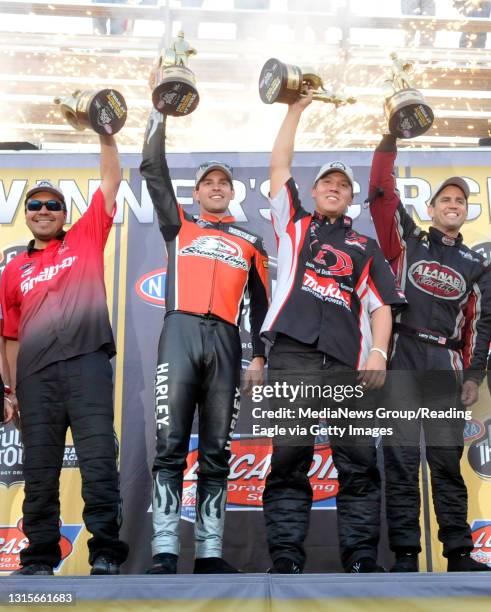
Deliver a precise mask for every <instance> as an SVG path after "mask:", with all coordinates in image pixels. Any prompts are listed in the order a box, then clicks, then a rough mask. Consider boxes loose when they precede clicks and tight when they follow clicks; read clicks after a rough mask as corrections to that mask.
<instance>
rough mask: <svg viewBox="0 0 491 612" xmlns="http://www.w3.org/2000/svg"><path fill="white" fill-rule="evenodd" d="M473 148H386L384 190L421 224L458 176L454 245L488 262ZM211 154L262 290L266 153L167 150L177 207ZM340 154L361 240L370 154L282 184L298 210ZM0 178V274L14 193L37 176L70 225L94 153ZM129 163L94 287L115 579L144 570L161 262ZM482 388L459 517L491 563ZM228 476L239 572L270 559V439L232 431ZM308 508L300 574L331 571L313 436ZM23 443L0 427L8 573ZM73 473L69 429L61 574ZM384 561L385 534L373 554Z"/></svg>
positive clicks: (17, 544) (433, 542)
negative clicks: (388, 187) (110, 349)
mask: <svg viewBox="0 0 491 612" xmlns="http://www.w3.org/2000/svg"><path fill="white" fill-rule="evenodd" d="M486 155H487V152H485V151H483V150H479V151H478V150H465V151H459V150H446V151H436V150H432V151H418V150H406V151H402V152H400V153H399V156H398V169H397V182H398V188H399V190H400V193H401V199H402V201H403V203H404V204H405V206H406V207H407V209H408V211H409V212H410V213H411V214H412V215H413V217H414V219H415V220H416V222H417V223H419V224H420V225H421V226H423V227H426V226H427V224H428V221H429V217H428V214H427V211H426V201H427V200H428V199H429V197H430V193H431V190H432V188H433V187H434V186H435V185H436V184H437V183H439V182H440V181H441V180H443V179H444V178H446V177H448V176H453V175H460V176H463V177H465V178H466V180H467V181H468V184H469V187H470V191H471V196H470V200H469V216H468V221H467V223H466V225H465V226H464V228H463V233H464V238H465V242H466V243H467V244H468V245H469V246H471V247H474V248H475V249H476V250H478V251H479V252H481V253H482V254H483V255H484V256H486V257H490V255H491V241H490V239H489V236H490V218H491V174H490V171H489V165H488V162H487V159H486ZM217 157H218V158H219V159H223V161H225V162H227V163H229V164H230V165H232V166H233V168H234V187H235V199H234V201H233V202H232V204H231V207H230V212H231V214H233V215H234V216H235V218H236V220H237V222H239V223H240V224H242V227H243V228H244V230H247V228H250V230H251V231H254V232H256V233H259V234H261V235H262V236H263V237H264V242H265V246H266V249H267V251H268V254H269V258H270V266H269V271H270V278H271V283H272V287H273V290H274V284H275V275H276V242H275V239H274V236H273V231H272V228H271V221H270V210H269V204H268V199H267V194H268V170H267V169H268V163H269V158H268V155H266V154H252V153H251V154H231V153H228V154H220V155H217V154H215V153H211V154H170V155H169V165H170V169H171V176H172V179H173V184H174V189H175V191H176V193H177V197H178V200H179V201H180V203H181V204H182V205H183V206H184V208H185V209H186V210H187V211H189V212H190V213H196V212H197V207H196V205H195V204H193V201H192V188H193V185H194V169H195V168H196V167H197V166H198V165H199V164H200V163H202V162H203V161H205V160H206V159H216V158H217ZM337 158H340V159H342V160H343V161H344V162H346V163H348V164H349V165H350V166H351V167H352V168H353V170H354V174H355V177H356V184H355V198H354V204H353V205H352V206H351V207H350V209H349V211H348V213H349V215H350V216H351V217H352V218H353V219H354V226H355V228H356V229H358V230H360V231H362V232H364V233H367V234H369V235H373V226H372V223H371V220H370V216H369V212H368V210H367V208H365V207H364V206H363V202H364V200H365V199H366V197H367V185H368V175H369V166H370V162H371V153H370V152H368V151H340V152H329V154H328V155H327V154H324V153H299V154H297V155H296V157H295V167H294V169H293V175H294V178H295V180H296V182H297V184H298V185H299V189H300V197H301V199H302V202H303V204H304V206H305V207H306V208H308V209H312V201H311V197H310V188H311V185H312V181H313V179H314V177H315V175H316V172H317V170H318V168H319V166H320V165H321V164H323V163H325V162H326V161H329V160H331V159H337ZM1 161H2V163H1V168H2V169H1V170H0V271H1V270H2V269H3V267H4V266H5V265H6V264H7V263H8V261H10V259H12V257H14V256H15V255H16V254H17V253H19V252H21V250H23V249H25V246H26V244H27V242H28V240H29V238H30V236H29V232H28V230H27V228H26V227H25V224H24V213H23V202H24V199H23V198H24V194H25V192H26V188H27V185H30V184H32V183H34V182H35V181H36V180H39V179H49V180H51V181H53V182H54V183H55V184H57V185H59V187H60V188H61V189H62V190H63V192H64V193H65V196H66V200H67V204H68V224H67V228H69V227H70V224H71V223H73V222H74V221H76V219H77V218H78V217H79V216H80V214H82V213H83V212H84V211H85V210H86V207H87V205H88V203H89V201H90V197H91V195H92V193H94V191H95V189H96V188H97V186H98V181H99V176H98V156H97V155H78V154H70V155H66V154H52V153H44V152H37V153H19V154H12V153H2V154H1ZM139 162H140V159H139V156H137V155H123V156H122V163H123V167H124V180H123V183H122V185H121V188H120V191H119V194H118V198H117V204H118V210H117V214H116V217H115V220H114V222H115V223H114V229H113V230H112V232H111V235H110V238H109V241H108V245H107V247H106V284H107V296H108V305H109V312H110V314H111V320H112V325H113V329H114V333H115V338H116V343H117V349H118V355H117V357H116V358H115V360H114V363H113V366H114V373H115V406H116V423H115V426H116V432H117V434H118V436H119V438H120V444H121V453H120V467H121V490H122V496H123V512H124V523H123V530H122V535H123V538H124V539H126V540H127V541H128V542H129V544H130V549H131V552H130V557H129V559H128V562H127V564H126V565H125V566H124V571H126V572H128V573H140V572H142V571H143V570H144V568H145V567H147V566H148V565H149V563H150V558H151V550H150V540H151V532H152V529H151V468H152V462H153V456H154V446H155V418H154V403H153V382H154V369H155V360H156V352H157V344H158V338H159V334H160V331H161V328H162V324H163V317H164V314H165V282H166V269H167V268H166V266H167V259H166V253H165V247H164V243H163V240H162V237H161V235H160V233H159V230H158V227H157V224H156V221H155V219H154V213H153V208H152V203H151V200H150V197H149V194H148V191H147V189H146V186H145V184H144V182H142V180H141V177H140V175H139V172H138V165H139ZM248 310H249V302H248V298H247V296H246V298H245V300H244V305H243V313H242V315H243V316H242V323H241V336H242V348H243V366H244V367H246V366H247V364H248V362H249V359H250V356H251V353H250V350H251V344H250V335H249V332H250V328H249V322H248ZM489 405H490V397H489V394H488V389H487V385H486V384H483V386H482V388H481V400H480V403H479V405H478V406H477V407H476V408H475V409H474V411H473V419H472V420H471V421H469V422H468V423H467V425H466V430H465V437H466V450H465V452H464V456H463V459H462V468H463V474H464V477H465V480H466V482H467V485H468V488H469V522H470V524H471V528H472V531H473V538H474V543H475V549H474V553H473V554H474V557H475V558H476V559H477V560H479V561H481V562H483V563H491V512H490V510H489V508H491V419H490V418H489ZM231 451H232V452H231V454H232V456H231V461H230V467H231V473H230V478H229V485H228V489H229V495H228V505H227V521H226V528H225V548H224V556H225V557H226V558H227V560H229V561H230V562H231V563H233V564H234V565H237V566H239V567H240V568H242V569H243V570H245V571H263V570H265V569H266V568H267V567H268V566H269V564H270V559H269V556H268V553H267V547H266V538H265V533H264V526H263V519H262V512H261V508H262V493H263V490H264V481H265V477H266V475H267V473H268V470H269V468H270V463H271V448H270V445H269V440H265V439H258V438H256V439H251V438H247V437H246V438H244V437H243V436H237V437H235V438H234V440H233V443H232V449H231ZM196 461H197V439H196V437H194V436H193V437H192V440H191V444H190V452H189V458H188V466H187V469H186V472H185V481H184V493H183V504H182V521H181V536H182V552H181V559H180V570H181V571H189V570H190V569H191V567H192V559H193V553H194V551H193V523H194V517H195V513H194V501H195V490H196V469H197V463H196ZM309 476H310V479H311V483H312V487H313V493H314V502H313V512H312V517H311V524H310V532H309V536H308V539H307V542H306V548H307V555H308V562H307V566H306V571H336V570H340V562H339V554H338V550H337V535H336V492H337V487H338V484H337V472H336V469H335V467H334V464H333V461H332V455H331V450H330V447H329V445H328V443H327V441H326V440H322V439H319V440H318V444H317V446H316V451H315V454H314V460H313V463H312V466H311V469H310V473H309ZM422 477H423V478H422V487H421V493H422V512H421V517H422V518H421V520H422V533H423V542H422V544H423V555H422V557H421V560H422V563H421V569H427V568H428V569H433V570H437V571H438V570H440V571H441V570H444V569H445V564H444V561H443V560H442V557H441V545H440V543H439V542H438V539H437V525H436V522H435V518H434V516H433V510H432V503H431V490H430V485H429V475H428V469H427V467H426V464H425V463H423V466H422ZM22 499H23V480H22V439H21V436H20V434H19V433H18V432H17V431H15V430H14V428H13V427H12V426H10V425H8V426H2V425H0V572H4V573H5V574H6V573H8V572H10V571H12V570H13V569H15V568H16V567H17V566H18V559H19V552H20V550H21V549H22V548H23V547H24V546H25V545H26V540H25V537H24V535H23V532H22V509H21V506H22ZM82 509H83V502H82V500H81V497H80V475H79V471H78V465H77V457H76V449H75V448H74V447H73V442H72V440H71V437H70V436H69V435H68V437H67V442H66V450H65V457H64V469H63V471H62V475H61V519H60V520H61V533H62V540H61V544H62V551H63V560H62V562H61V563H60V566H59V568H57V572H59V573H60V574H68V575H70V574H72V575H73V574H86V573H88V565H87V548H86V542H87V539H88V537H89V534H88V533H87V532H86V530H85V527H84V525H83V521H82ZM380 560H381V561H382V562H383V563H385V564H386V565H388V564H389V563H390V553H389V551H388V547H387V542H386V537H385V534H384V529H383V530H382V545H381V559H380Z"/></svg>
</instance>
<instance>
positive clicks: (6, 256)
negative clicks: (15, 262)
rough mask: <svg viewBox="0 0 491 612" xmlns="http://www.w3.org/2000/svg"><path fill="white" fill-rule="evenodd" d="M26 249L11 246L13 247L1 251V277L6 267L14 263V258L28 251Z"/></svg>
mask: <svg viewBox="0 0 491 612" xmlns="http://www.w3.org/2000/svg"><path fill="white" fill-rule="evenodd" d="M26 250H27V249H26V247H25V246H18V245H16V246H11V247H6V248H5V249H3V250H1V251H0V275H1V274H2V273H3V271H4V269H5V266H6V265H7V264H8V263H9V262H10V261H12V259H14V257H17V255H19V253H23V252H24V251H26Z"/></svg>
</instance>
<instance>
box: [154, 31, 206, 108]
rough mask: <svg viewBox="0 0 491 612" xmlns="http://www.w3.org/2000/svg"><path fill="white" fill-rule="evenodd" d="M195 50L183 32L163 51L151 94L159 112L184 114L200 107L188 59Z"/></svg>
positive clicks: (158, 62)
mask: <svg viewBox="0 0 491 612" xmlns="http://www.w3.org/2000/svg"><path fill="white" fill-rule="evenodd" d="M196 53H197V51H196V49H194V48H193V47H191V45H190V44H189V43H188V42H187V41H186V40H185V39H184V32H182V31H181V32H179V34H178V35H177V39H176V40H175V41H174V43H173V44H172V47H170V48H169V49H164V51H162V53H161V54H160V57H159V59H158V60H157V67H156V70H155V75H154V79H155V82H156V83H157V86H156V87H155V88H154V90H153V93H152V102H153V105H154V107H155V108H156V109H157V110H158V111H159V112H160V113H163V114H164V115H172V116H174V117H182V116H184V115H189V114H190V113H192V112H193V111H194V109H195V108H196V107H197V106H198V103H199V94H198V90H197V89H196V78H195V76H194V74H193V73H192V72H191V70H190V69H189V68H188V66H187V64H188V58H189V57H190V56H191V55H196Z"/></svg>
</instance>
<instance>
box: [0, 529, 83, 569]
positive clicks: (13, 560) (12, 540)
mask: <svg viewBox="0 0 491 612" xmlns="http://www.w3.org/2000/svg"><path fill="white" fill-rule="evenodd" d="M81 531H82V525H63V524H62V523H61V524H60V532H61V536H60V548H61V561H60V563H59V564H58V566H57V567H55V568H54V569H55V571H59V570H60V569H61V568H62V567H63V563H64V562H65V560H66V559H68V557H69V556H70V555H71V554H72V552H73V545H74V544H75V542H76V540H77V538H78V536H79V534H80V532H81ZM28 543H29V542H28V539H27V537H26V536H25V534H24V532H23V531H22V520H19V521H18V523H17V525H0V572H13V571H14V570H16V569H19V567H20V558H19V555H20V552H21V551H22V550H23V549H24V548H26V546H27V545H28Z"/></svg>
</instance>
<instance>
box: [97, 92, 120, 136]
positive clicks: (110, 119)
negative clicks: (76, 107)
mask: <svg viewBox="0 0 491 612" xmlns="http://www.w3.org/2000/svg"><path fill="white" fill-rule="evenodd" d="M127 114H128V112H127V107H126V101H125V99H124V98H123V96H122V95H121V94H120V93H119V91H115V90H114V89H103V90H101V91H98V92H97V93H96V94H95V95H94V96H93V97H92V100H91V101H90V104H89V108H88V119H89V124H90V127H91V128H92V129H93V130H94V132H97V134H109V135H113V134H117V133H118V132H119V131H120V130H121V128H122V127H123V125H124V124H125V122H126V117H127Z"/></svg>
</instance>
